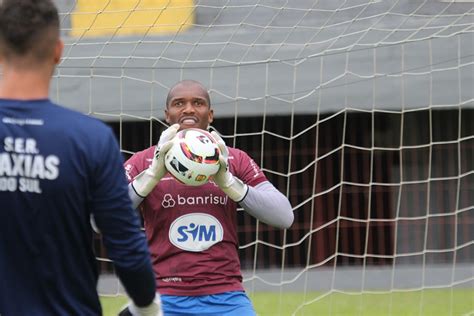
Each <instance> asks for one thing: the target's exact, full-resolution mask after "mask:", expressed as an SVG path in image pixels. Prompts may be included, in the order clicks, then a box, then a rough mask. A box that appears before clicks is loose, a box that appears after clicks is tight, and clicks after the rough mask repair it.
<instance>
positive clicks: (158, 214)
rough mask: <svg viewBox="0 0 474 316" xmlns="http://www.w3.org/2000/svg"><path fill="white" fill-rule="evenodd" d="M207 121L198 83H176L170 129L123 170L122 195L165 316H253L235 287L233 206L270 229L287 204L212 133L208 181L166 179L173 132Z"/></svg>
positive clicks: (280, 223) (288, 211)
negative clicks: (143, 239)
mask: <svg viewBox="0 0 474 316" xmlns="http://www.w3.org/2000/svg"><path fill="white" fill-rule="evenodd" d="M213 115H214V113H213V109H212V108H211V102H210V99H209V94H208V92H207V90H206V89H205V88H204V87H203V86H202V85H201V84H200V83H199V82H196V81H192V80H184V81H181V82H179V83H177V84H176V85H175V86H173V87H172V88H171V89H170V91H169V93H168V97H167V100H166V109H165V116H166V122H167V123H168V124H170V125H171V126H170V127H169V128H168V129H166V130H165V131H164V132H163V133H162V134H161V136H160V140H159V142H158V144H157V146H153V147H150V148H148V149H145V150H144V151H141V152H138V153H136V154H135V155H133V156H132V157H131V158H130V159H129V160H128V161H127V162H126V163H125V170H126V174H127V177H128V179H129V181H130V185H129V194H130V196H131V198H132V201H133V203H134V206H140V210H141V214H142V216H143V219H144V226H145V233H146V236H147V239H148V244H149V247H150V252H151V256H152V262H153V267H154V271H155V275H156V278H157V290H158V291H159V292H160V294H162V296H161V298H162V302H163V311H164V314H165V315H228V316H230V315H236V316H245V315H255V311H254V309H253V307H252V303H251V302H250V300H249V298H248V297H247V295H246V294H245V292H244V289H243V286H242V275H241V271H240V262H239V257H238V251H237V249H238V238H237V228H236V211H237V206H238V205H240V206H242V207H243V208H244V209H245V210H246V211H247V212H248V213H249V214H251V215H252V216H254V217H256V218H258V219H259V220H261V221H262V222H265V223H267V224H269V225H272V226H275V227H279V228H288V227H290V226H291V224H292V223H293V211H292V207H291V205H290V203H289V201H288V199H287V198H286V197H285V196H284V195H283V194H281V193H280V192H279V191H278V190H277V189H276V188H275V187H274V186H273V185H272V184H271V183H270V182H269V181H268V180H267V178H266V177H265V175H264V174H263V173H262V171H261V170H260V168H259V167H258V166H257V164H256V163H255V162H254V161H253V160H252V159H251V158H250V157H249V156H248V155H247V154H246V153H245V152H243V151H241V150H239V149H236V148H231V147H227V146H226V145H225V143H224V141H223V140H222V138H221V137H219V135H217V133H215V132H212V134H213V136H214V137H215V138H216V140H217V141H218V143H219V148H220V150H221V156H220V164H221V167H220V169H219V172H218V173H217V174H216V175H215V176H214V179H213V181H210V182H209V183H206V184H204V185H202V186H199V187H191V186H186V185H184V184H180V183H178V182H177V181H175V180H174V179H173V178H172V176H171V175H170V174H167V171H166V169H165V167H164V156H165V153H166V152H167V151H168V150H169V148H170V146H171V142H170V140H171V139H173V137H174V136H175V135H176V132H177V131H178V130H180V129H186V128H200V129H204V130H207V128H208V127H209V124H211V123H212V121H213ZM203 214H204V216H203Z"/></svg>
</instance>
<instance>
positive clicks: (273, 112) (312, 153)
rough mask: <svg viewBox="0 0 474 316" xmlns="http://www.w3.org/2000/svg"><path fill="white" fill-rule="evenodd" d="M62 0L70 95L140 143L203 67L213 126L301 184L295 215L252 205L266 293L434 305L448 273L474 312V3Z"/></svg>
mask: <svg viewBox="0 0 474 316" xmlns="http://www.w3.org/2000/svg"><path fill="white" fill-rule="evenodd" d="M56 3H57V4H58V6H59V9H60V16H61V28H62V35H63V38H64V41H65V50H64V56H63V59H62V62H61V64H60V65H59V66H58V68H57V70H56V73H55V75H54V78H53V85H52V88H51V92H52V93H51V94H52V97H53V100H54V101H57V102H60V103H61V104H65V105H66V106H68V107H71V108H74V109H76V110H79V111H81V112H84V113H87V114H89V115H91V116H94V117H97V118H99V119H102V120H104V121H106V122H107V123H108V124H110V125H111V126H112V127H113V128H114V130H115V131H116V134H117V137H118V139H119V141H120V146H121V149H122V152H123V153H124V155H125V156H129V155H131V154H133V153H134V152H136V151H139V150H142V149H144V148H146V147H148V146H150V145H152V144H154V143H155V142H156V141H157V139H158V136H159V133H160V132H161V131H162V130H163V128H164V126H165V122H164V107H165V99H166V94H167V92H168V89H169V87H171V86H172V85H173V84H174V83H176V82H177V81H179V80H181V79H195V80H198V81H201V82H202V83H203V84H204V85H205V86H206V87H208V88H209V92H210V96H211V101H212V107H213V108H214V112H215V122H214V123H213V128H214V129H216V130H218V131H219V132H220V133H221V134H222V135H223V138H224V140H225V141H226V143H227V144H229V145H231V146H235V147H239V148H242V149H244V150H245V151H247V152H248V153H249V154H250V155H251V156H252V157H253V158H254V159H255V161H256V162H257V163H258V164H259V165H260V166H261V168H262V169H263V170H264V172H265V173H266V175H267V177H268V178H269V179H270V180H271V181H272V183H274V184H275V186H277V187H278V189H279V190H280V191H281V192H283V193H284V194H285V195H286V196H288V198H289V199H290V201H291V204H292V206H293V210H294V214H295V223H294V225H293V226H292V227H291V228H290V229H288V230H279V229H275V228H272V227H269V226H267V225H265V224H263V223H259V222H258V221H257V220H255V219H254V218H252V217H250V216H249V215H247V214H246V213H245V212H243V211H242V210H240V211H239V212H238V232H239V242H240V248H239V252H240V257H241V263H242V269H243V272H244V286H245V287H246V289H247V290H248V291H249V293H251V294H252V293H258V292H260V291H270V292H275V293H280V298H281V300H280V301H279V304H280V305H279V306H280V311H281V313H282V314H283V313H284V312H283V311H284V308H285V306H286V305H288V304H290V303H289V302H287V301H285V294H287V293H293V292H297V293H300V294H301V295H300V296H299V299H298V302H296V300H295V302H292V304H294V308H293V307H292V309H291V313H292V314H297V315H302V314H304V311H305V310H306V309H307V308H310V307H311V306H316V305H320V304H326V305H327V304H329V305H327V306H330V307H328V308H327V309H325V311H329V312H331V313H334V314H337V312H338V306H337V301H336V299H334V301H333V300H332V299H329V298H334V297H336V296H337V295H339V294H347V295H361V297H363V295H371V294H374V293H375V294H389V295H393V297H395V295H396V294H397V293H400V292H403V293H405V292H408V293H414V295H416V297H417V301H416V302H417V304H418V305H417V306H418V312H419V314H423V313H428V312H427V308H428V307H427V304H428V301H427V299H424V293H425V292H426V291H428V290H432V289H443V290H446V291H448V292H447V293H448V294H447V295H445V299H446V301H445V303H446V304H445V307H444V310H443V313H444V314H447V315H458V314H467V313H469V312H471V313H472V306H465V305H462V304H461V306H460V305H459V304H456V299H455V296H454V295H452V293H454V292H455V291H456V290H457V289H458V288H468V289H469V288H471V289H472V287H473V285H474V274H473V271H472V264H473V263H474V236H473V233H472V231H473V229H472V228H473V224H474V194H473V192H474V124H473V123H472V122H473V121H474V89H473V87H474V76H473V73H474V9H473V6H472V2H468V1H438V0H424V1H407V0H384V1H381V0H351V1H342V0H337V1H335V0H319V1H318V0H298V1H281V0H248V1H238V0H195V1H191V0H190V1H187V0H180V1H171V0H120V1H119V0H111V1H110V0H108V1H102V0H101V1H86V0H75V1H73V0H70V1H68V0H56ZM98 260H100V261H102V262H106V261H107V258H106V255H105V254H104V253H98ZM104 265H105V264H104ZM105 270H107V269H105V268H104V271H105ZM105 272H106V271H105ZM105 272H104V275H105ZM112 284H113V286H112V287H108V289H109V290H110V289H111V288H112V290H111V292H113V293H117V292H118V291H119V290H118V289H119V287H118V284H117V282H116V281H114V282H112ZM115 286H116V287H115ZM103 291H105V292H107V291H108V290H107V289H103ZM449 293H451V294H449ZM396 304H397V302H396V301H395V298H393V299H391V300H389V303H387V304H386V305H384V306H383V307H382V308H383V312H386V313H387V314H396V311H397V307H396V306H395V305H396ZM291 306H293V305H291ZM364 308H366V307H365V305H364V299H363V298H361V299H360V306H357V307H354V309H357V310H359V311H361V310H362V311H363V310H364Z"/></svg>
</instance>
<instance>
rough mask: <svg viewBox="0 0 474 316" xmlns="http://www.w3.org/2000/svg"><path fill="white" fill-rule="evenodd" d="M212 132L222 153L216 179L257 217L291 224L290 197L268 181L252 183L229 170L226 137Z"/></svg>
mask: <svg viewBox="0 0 474 316" xmlns="http://www.w3.org/2000/svg"><path fill="white" fill-rule="evenodd" d="M211 134H212V135H213V136H214V138H215V140H216V141H217V143H218V145H219V150H220V152H221V154H220V156H219V162H220V164H221V167H220V169H219V171H218V172H217V174H216V175H215V176H214V182H215V183H216V184H217V185H218V186H219V187H220V188H221V190H222V191H223V192H224V193H225V194H227V195H228V196H229V198H231V199H232V200H233V201H235V202H237V203H239V204H240V205H241V206H242V207H243V208H244V209H245V211H247V213H249V214H251V215H252V216H254V217H255V218H257V219H258V220H261V221H262V222H264V223H266V224H268V225H272V226H275V227H279V228H289V227H290V226H291V224H292V223H293V219H294V215H293V210H292V207H291V204H290V202H289V201H288V199H287V198H286V197H285V196H284V195H283V194H282V193H281V192H280V191H278V190H277V189H276V188H275V187H274V186H273V185H272V184H271V183H270V182H268V181H265V182H262V183H260V184H258V185H257V186H255V187H250V186H248V185H247V184H245V183H243V182H242V180H240V179H239V178H237V177H235V176H234V175H233V174H232V173H231V172H230V171H229V164H228V156H229V152H228V149H227V146H226V145H225V142H224V140H223V139H222V138H221V137H220V136H219V135H218V134H217V133H216V132H214V131H213V132H211Z"/></svg>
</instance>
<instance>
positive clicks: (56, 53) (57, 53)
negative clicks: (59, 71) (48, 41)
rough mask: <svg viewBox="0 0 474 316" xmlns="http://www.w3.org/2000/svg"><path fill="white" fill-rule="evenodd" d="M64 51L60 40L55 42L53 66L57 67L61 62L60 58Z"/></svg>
mask: <svg viewBox="0 0 474 316" xmlns="http://www.w3.org/2000/svg"><path fill="white" fill-rule="evenodd" d="M63 50H64V42H63V41H62V40H60V39H58V41H57V42H56V46H55V47H54V64H55V65H57V64H59V62H61V56H62V55H63Z"/></svg>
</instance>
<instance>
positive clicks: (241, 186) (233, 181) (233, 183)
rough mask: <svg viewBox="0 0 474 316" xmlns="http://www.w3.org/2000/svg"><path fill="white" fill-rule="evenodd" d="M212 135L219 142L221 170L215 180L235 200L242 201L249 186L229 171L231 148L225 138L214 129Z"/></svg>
mask: <svg viewBox="0 0 474 316" xmlns="http://www.w3.org/2000/svg"><path fill="white" fill-rule="evenodd" d="M211 135H212V136H213V137H214V139H215V140H216V142H217V146H218V147H219V151H220V155H219V163H220V165H221V166H220V168H219V171H218V172H217V173H216V174H215V175H214V182H215V184H217V186H219V188H221V190H222V191H223V192H224V193H225V194H227V195H228V196H229V197H230V198H231V199H232V200H233V201H235V202H240V201H242V200H243V199H244V198H245V196H246V195H247V192H248V190H249V188H248V186H247V185H246V184H245V183H243V182H242V180H240V179H239V178H236V177H234V175H233V174H232V173H230V171H229V162H228V158H229V150H228V149H227V146H226V144H225V142H224V140H223V139H222V138H221V137H220V136H219V135H218V134H217V133H216V132H215V131H212V132H211Z"/></svg>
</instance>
